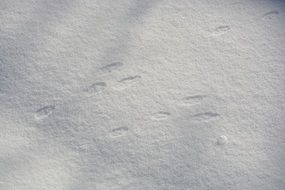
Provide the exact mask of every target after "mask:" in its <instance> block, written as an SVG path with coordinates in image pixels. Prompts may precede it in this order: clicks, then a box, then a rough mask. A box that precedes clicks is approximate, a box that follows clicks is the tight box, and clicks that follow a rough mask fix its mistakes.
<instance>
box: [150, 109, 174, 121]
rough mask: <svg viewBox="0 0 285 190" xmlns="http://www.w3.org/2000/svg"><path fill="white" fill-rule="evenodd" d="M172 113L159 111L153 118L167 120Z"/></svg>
mask: <svg viewBox="0 0 285 190" xmlns="http://www.w3.org/2000/svg"><path fill="white" fill-rule="evenodd" d="M170 115H171V114H170V113H169V112H165V111H159V112H157V113H154V114H153V115H152V119H153V120H165V119H167V118H168V117H169V116H170Z"/></svg>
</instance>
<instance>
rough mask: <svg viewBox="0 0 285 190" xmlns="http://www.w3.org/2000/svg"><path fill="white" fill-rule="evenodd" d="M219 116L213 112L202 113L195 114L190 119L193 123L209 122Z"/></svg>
mask: <svg viewBox="0 0 285 190" xmlns="http://www.w3.org/2000/svg"><path fill="white" fill-rule="evenodd" d="M219 116H220V114H218V113H214V112H204V113H197V114H194V115H192V116H191V118H192V119H193V120H195V121H209V120H211V119H215V118H217V117H219Z"/></svg>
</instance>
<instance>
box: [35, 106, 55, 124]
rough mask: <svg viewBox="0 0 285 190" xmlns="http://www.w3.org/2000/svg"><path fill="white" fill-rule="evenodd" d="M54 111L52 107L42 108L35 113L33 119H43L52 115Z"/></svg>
mask: <svg viewBox="0 0 285 190" xmlns="http://www.w3.org/2000/svg"><path fill="white" fill-rule="evenodd" d="M54 109H55V106H54V105H49V106H45V107H42V108H40V109H38V110H37V111H36V113H35V118H36V119H38V120H41V119H44V118H46V117H48V116H49V115H50V114H52V112H53V111H54Z"/></svg>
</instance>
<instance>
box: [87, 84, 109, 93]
mask: <svg viewBox="0 0 285 190" xmlns="http://www.w3.org/2000/svg"><path fill="white" fill-rule="evenodd" d="M106 86H107V84H106V83H105V82H96V83H93V84H92V85H90V86H89V87H87V88H86V89H84V91H85V92H88V93H96V92H101V91H102V90H103V89H105V88H106Z"/></svg>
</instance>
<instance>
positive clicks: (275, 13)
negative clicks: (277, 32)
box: [262, 11, 279, 20]
mask: <svg viewBox="0 0 285 190" xmlns="http://www.w3.org/2000/svg"><path fill="white" fill-rule="evenodd" d="M278 15H279V12H278V11H269V12H267V13H265V14H263V15H262V18H263V19H268V20H272V19H274V18H276V17H277V16H278Z"/></svg>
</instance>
